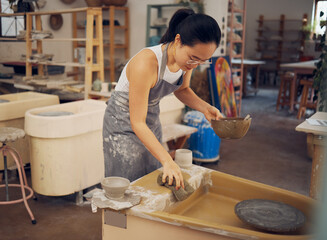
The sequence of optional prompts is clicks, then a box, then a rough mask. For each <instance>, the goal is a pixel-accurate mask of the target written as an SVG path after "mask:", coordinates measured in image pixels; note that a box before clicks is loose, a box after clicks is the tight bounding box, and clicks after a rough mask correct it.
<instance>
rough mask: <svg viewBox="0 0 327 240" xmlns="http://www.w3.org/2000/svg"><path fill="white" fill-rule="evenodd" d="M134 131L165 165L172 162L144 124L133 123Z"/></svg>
mask: <svg viewBox="0 0 327 240" xmlns="http://www.w3.org/2000/svg"><path fill="white" fill-rule="evenodd" d="M132 129H133V131H134V133H135V134H136V136H137V137H138V138H139V139H140V140H141V142H142V143H143V144H144V146H145V147H146V148H147V149H148V150H149V151H150V153H151V154H152V155H153V156H154V157H155V158H156V159H158V161H159V162H160V163H161V164H162V165H164V164H165V163H166V162H167V161H170V160H172V159H171V157H170V155H169V153H168V152H167V151H166V150H165V148H164V147H163V146H162V145H161V143H160V142H159V141H158V139H157V138H156V136H155V135H154V133H153V132H152V131H151V130H150V128H149V127H148V126H147V125H146V123H144V122H138V123H132Z"/></svg>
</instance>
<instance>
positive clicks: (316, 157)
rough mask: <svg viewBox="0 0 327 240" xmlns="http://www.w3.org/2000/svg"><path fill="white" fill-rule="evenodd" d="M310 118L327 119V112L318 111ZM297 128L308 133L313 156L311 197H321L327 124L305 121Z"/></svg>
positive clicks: (309, 151)
mask: <svg viewBox="0 0 327 240" xmlns="http://www.w3.org/2000/svg"><path fill="white" fill-rule="evenodd" d="M309 119H317V120H327V113H326V112H317V113H315V114H314V115H313V116H312V117H310V118H309ZM295 130H296V131H299V132H305V133H307V144H308V155H309V156H310V157H312V169H311V183H310V197H312V198H315V199H319V198H321V189H322V186H321V185H322V176H323V169H324V168H323V165H324V164H325V161H326V157H327V153H326V149H327V126H315V125H311V124H309V123H308V122H307V121H304V122H303V123H301V124H300V125H298V126H297V127H296V128H295Z"/></svg>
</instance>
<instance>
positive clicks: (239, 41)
mask: <svg viewBox="0 0 327 240" xmlns="http://www.w3.org/2000/svg"><path fill="white" fill-rule="evenodd" d="M229 42H230V43H243V40H230V41H229Z"/></svg>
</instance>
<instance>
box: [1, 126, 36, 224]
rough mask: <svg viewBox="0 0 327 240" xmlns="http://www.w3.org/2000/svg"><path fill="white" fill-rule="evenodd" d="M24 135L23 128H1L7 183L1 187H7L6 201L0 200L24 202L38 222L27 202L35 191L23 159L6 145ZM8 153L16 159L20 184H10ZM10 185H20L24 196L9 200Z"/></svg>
mask: <svg viewBox="0 0 327 240" xmlns="http://www.w3.org/2000/svg"><path fill="white" fill-rule="evenodd" d="M24 136H25V132H24V130H22V129H18V128H12V127H2V128H0V142H1V143H2V146H1V147H0V152H1V153H2V154H3V160H4V177H5V184H1V185H0V187H4V188H5V189H6V201H0V205H6V204H15V203H20V202H24V204H25V207H26V210H27V212H28V214H29V215H30V217H31V219H32V223H33V224H36V220H35V218H34V216H33V213H32V211H31V209H30V207H29V206H28V203H27V200H28V199H30V198H31V197H33V196H34V192H33V190H32V188H30V187H29V186H28V184H27V181H26V174H25V170H24V165H23V162H22V159H21V157H20V155H19V153H18V152H17V151H16V150H15V149H14V148H12V147H10V146H8V145H6V143H7V142H15V141H16V140H17V139H20V138H23V137H24ZM8 154H10V155H11V156H12V158H13V159H14V161H15V164H16V166H17V170H18V175H19V182H20V184H8V173H7V156H8ZM9 187H19V188H20V189H21V191H22V198H20V199H17V200H9ZM25 189H26V190H28V191H29V194H28V196H26V193H25Z"/></svg>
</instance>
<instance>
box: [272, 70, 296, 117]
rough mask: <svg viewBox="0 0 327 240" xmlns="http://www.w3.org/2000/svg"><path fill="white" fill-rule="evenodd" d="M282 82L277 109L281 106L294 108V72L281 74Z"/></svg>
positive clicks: (291, 109)
mask: <svg viewBox="0 0 327 240" xmlns="http://www.w3.org/2000/svg"><path fill="white" fill-rule="evenodd" d="M280 79H281V82H280V87H279V92H278V98H277V103H276V111H278V110H279V106H282V107H283V106H285V105H287V106H289V107H290V111H291V112H292V111H293V110H294V98H295V81H296V79H295V78H294V73H292V72H286V73H285V74H284V75H282V76H281V78H280Z"/></svg>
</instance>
